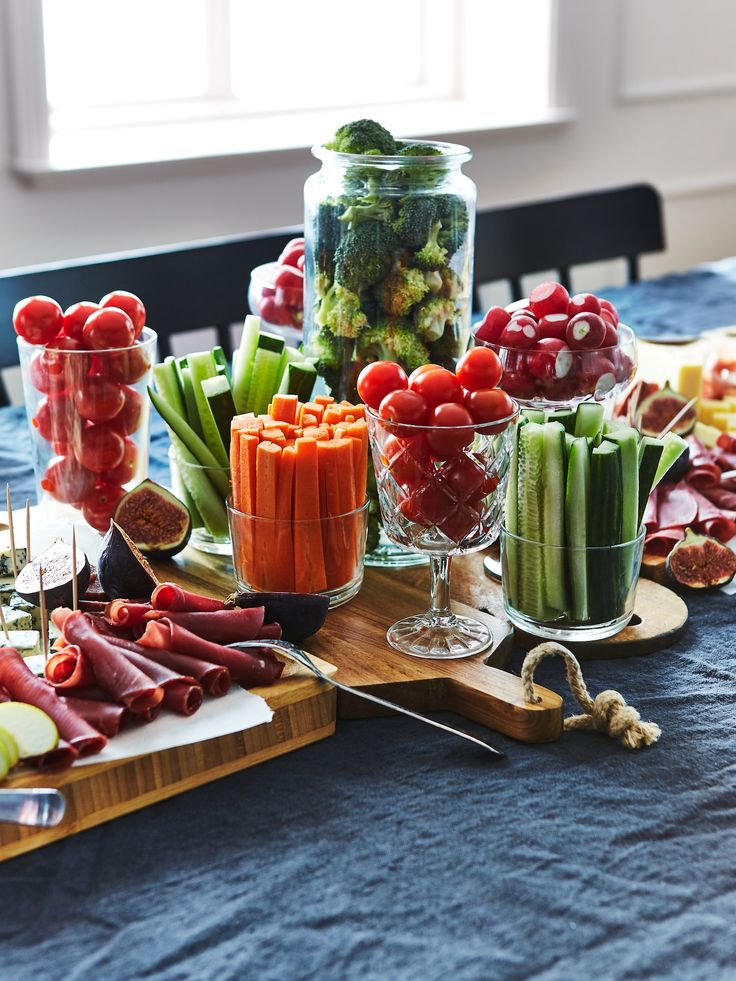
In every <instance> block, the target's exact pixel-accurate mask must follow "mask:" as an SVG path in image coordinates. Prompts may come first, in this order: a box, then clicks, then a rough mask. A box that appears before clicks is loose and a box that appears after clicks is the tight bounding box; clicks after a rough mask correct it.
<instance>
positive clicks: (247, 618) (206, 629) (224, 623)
mask: <svg viewBox="0 0 736 981" xmlns="http://www.w3.org/2000/svg"><path fill="white" fill-rule="evenodd" d="M264 613H265V610H264V608H263V607H262V606H255V607H252V608H251V609H248V610H216V611H215V610H213V611H212V612H210V613H187V612H181V613H179V612H177V611H176V610H172V611H165V610H151V612H150V613H147V614H146V620H162V619H163V618H164V617H165V618H167V619H168V620H170V621H171V622H172V623H177V624H179V626H181V627H185V628H186V629H187V630H190V631H191V632H192V633H193V634H196V635H197V636H198V637H204V639H205V640H211V641H212V642H213V643H214V644H234V643H236V642H237V641H239V640H255V639H256V638H257V637H270V638H272V639H274V640H278V638H279V637H280V636H281V628H280V627H279V626H278V624H273V625H270V624H269V628H270V627H271V626H274V627H276V628H277V629H278V635H276V634H275V633H274V632H271V633H262V631H263V630H264V629H265V627H266V625H265V624H264V623H263V617H264Z"/></svg>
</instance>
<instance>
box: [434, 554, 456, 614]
mask: <svg viewBox="0 0 736 981" xmlns="http://www.w3.org/2000/svg"><path fill="white" fill-rule="evenodd" d="M451 568H452V557H451V556H449V555H431V556H430V587H429V588H430V605H429V617H430V619H431V620H432V621H434V622H435V623H441V622H443V621H447V620H449V619H450V618H451V617H452V610H451V609H450V571H451Z"/></svg>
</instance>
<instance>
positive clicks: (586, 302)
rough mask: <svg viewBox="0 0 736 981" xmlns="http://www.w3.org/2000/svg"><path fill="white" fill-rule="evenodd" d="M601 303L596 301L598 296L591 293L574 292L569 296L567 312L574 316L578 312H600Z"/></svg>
mask: <svg viewBox="0 0 736 981" xmlns="http://www.w3.org/2000/svg"><path fill="white" fill-rule="evenodd" d="M600 312H601V305H600V303H599V302H598V297H597V296H595V295H594V294H593V293H576V294H575V296H571V297H570V302H569V303H568V305H567V313H568V315H569V316H570V317H574V316H575V315H576V314H578V313H600Z"/></svg>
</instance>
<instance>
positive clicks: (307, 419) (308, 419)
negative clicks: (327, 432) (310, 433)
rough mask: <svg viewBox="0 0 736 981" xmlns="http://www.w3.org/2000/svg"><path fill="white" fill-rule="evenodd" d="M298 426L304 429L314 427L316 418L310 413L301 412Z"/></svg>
mask: <svg viewBox="0 0 736 981" xmlns="http://www.w3.org/2000/svg"><path fill="white" fill-rule="evenodd" d="M299 425H300V426H303V427H304V428H305V429H306V427H307V426H316V425H317V416H313V415H312V413H311V412H302V416H301V419H300V420H299Z"/></svg>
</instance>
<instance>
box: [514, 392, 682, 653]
mask: <svg viewBox="0 0 736 981" xmlns="http://www.w3.org/2000/svg"><path fill="white" fill-rule="evenodd" d="M685 448H686V444H685V442H684V441H683V440H682V439H681V438H680V437H679V436H676V435H675V434H674V433H669V434H668V435H667V436H665V437H664V438H663V439H653V438H651V437H646V436H645V437H641V436H640V434H639V433H638V432H637V430H635V429H631V428H629V427H627V426H626V425H625V424H623V423H622V422H621V421H620V420H615V419H611V420H604V407H603V405H602V404H601V403H595V402H581V403H580V404H579V405H578V406H577V407H576V408H575V409H559V410H546V411H545V412H542V411H541V410H534V409H523V410H522V412H521V417H520V421H519V425H518V427H517V430H516V433H515V436H514V448H513V455H512V459H511V467H510V474H509V482H508V490H507V495H506V508H505V525H504V528H503V530H502V533H501V559H502V567H503V575H502V580H503V594H504V607H505V610H506V614H507V616H508V618H509V619H510V620H511V622H512V623H513V624H514V625H515V626H516V627H519V628H520V629H521V630H524V631H526V632H527V633H531V634H534V635H536V636H538V637H546V638H550V639H554V640H574V641H582V642H585V641H594V640H601V639H602V638H604V637H610V636H612V635H613V634H615V633H618V631H619V630H622V629H623V628H624V627H625V626H626V624H627V623H628V622H629V620H630V619H631V616H632V614H633V612H634V599H635V593H636V584H637V581H638V578H639V568H640V565H641V557H642V552H643V548H644V536H645V530H644V527H643V517H644V509H645V507H646V503H647V498H648V497H649V494H650V493H651V491H652V489H653V488H654V487H656V485H657V484H658V483H659V482H660V480H662V479H663V477H664V476H665V475H666V473H667V471H668V470H669V469H670V467H671V466H672V464H673V463H674V462H675V461H676V460H677V458H678V457H679V456H680V454H681V453H683V452H684V450H685Z"/></svg>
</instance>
